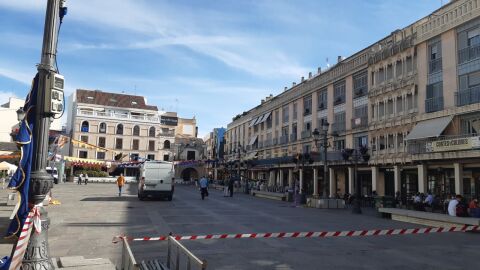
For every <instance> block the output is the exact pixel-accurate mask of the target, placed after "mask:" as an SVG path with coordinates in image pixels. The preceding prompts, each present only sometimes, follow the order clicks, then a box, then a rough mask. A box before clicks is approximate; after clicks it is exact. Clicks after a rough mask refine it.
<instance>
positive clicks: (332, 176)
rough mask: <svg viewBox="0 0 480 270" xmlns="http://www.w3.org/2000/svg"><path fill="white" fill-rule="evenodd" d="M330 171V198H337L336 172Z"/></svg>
mask: <svg viewBox="0 0 480 270" xmlns="http://www.w3.org/2000/svg"><path fill="white" fill-rule="evenodd" d="M328 171H329V173H330V179H329V186H330V194H329V197H330V198H334V197H335V193H336V192H337V188H336V181H335V170H334V169H332V168H328Z"/></svg>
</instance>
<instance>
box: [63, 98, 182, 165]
mask: <svg viewBox="0 0 480 270" xmlns="http://www.w3.org/2000/svg"><path fill="white" fill-rule="evenodd" d="M177 122H178V119H177V115H176V113H161V112H159V111H158V109H157V107H156V106H152V105H148V104H147V103H146V100H145V98H144V97H141V96H134V95H126V94H116V93H107V92H103V91H100V90H83V89H78V90H77V91H76V92H75V93H74V94H73V95H72V96H71V97H70V101H69V115H68V129H67V132H69V133H70V136H71V138H72V143H71V145H70V155H71V156H73V157H78V158H85V159H97V160H114V159H115V156H116V155H120V156H121V157H122V158H121V161H129V160H135V159H136V158H137V157H139V158H146V159H152V160H173V152H172V149H173V144H174V140H175V127H176V125H177ZM74 140H76V141H78V142H83V143H86V144H88V145H86V144H82V143H78V142H77V143H76V142H75V141H74ZM92 145H93V146H97V147H98V148H93V147H91V146H92Z"/></svg>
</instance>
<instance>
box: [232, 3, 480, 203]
mask: <svg viewBox="0 0 480 270" xmlns="http://www.w3.org/2000/svg"><path fill="white" fill-rule="evenodd" d="M479 109H480V1H479V0H457V1H450V2H449V3H447V4H445V5H444V6H442V7H441V8H439V9H438V10H435V11H434V12H433V13H432V14H430V15H428V16H426V17H424V18H422V19H420V20H418V21H416V22H414V23H412V24H411V25H409V26H407V27H404V28H402V29H399V30H395V31H394V32H392V33H391V34H390V35H388V36H387V37H385V38H383V39H382V40H380V41H377V42H375V43H374V44H372V45H371V46H369V47H367V48H365V49H363V50H361V51H359V52H357V53H355V54H354V55H352V56H350V57H347V58H346V59H344V58H342V57H339V59H338V63H337V64H335V65H334V66H333V67H331V68H329V69H328V70H325V71H322V70H320V69H319V70H318V72H317V73H316V74H312V73H310V74H309V75H308V77H307V78H302V79H301V81H300V83H298V84H296V83H293V85H292V87H290V88H285V91H283V92H282V93H280V94H279V95H277V96H269V97H267V98H265V99H264V100H262V102H261V104H260V105H258V106H256V107H255V108H252V109H250V110H248V111H246V112H244V113H242V114H239V115H237V116H236V117H234V118H233V121H232V122H231V123H230V124H228V127H227V132H226V147H225V154H226V158H227V160H230V161H234V162H235V161H236V162H238V164H240V166H241V170H242V171H243V172H244V176H245V177H248V178H251V179H261V180H265V181H266V182H267V184H268V185H269V186H273V187H285V186H292V185H293V184H294V183H295V182H298V183H299V185H300V186H301V187H302V189H301V190H302V192H305V193H307V194H310V195H314V196H317V195H319V194H322V193H323V192H325V191H326V194H328V195H329V196H331V197H333V196H335V195H337V194H339V195H342V194H344V193H353V190H354V189H353V188H354V184H355V183H354V181H353V179H354V175H356V176H357V177H359V179H360V182H361V185H362V187H361V190H362V193H363V195H371V194H372V193H373V191H375V192H376V193H377V194H379V195H391V196H393V195H395V194H396V193H397V192H399V193H400V194H401V196H402V199H403V200H408V199H409V198H410V197H411V195H412V194H413V193H416V192H423V193H426V192H428V191H431V192H433V193H435V194H436V195H439V196H441V197H443V198H445V197H447V195H448V194H451V193H456V194H463V195H465V196H466V197H473V196H477V197H478V196H479V193H480V151H479V150H480V149H479V148H480V137H479V136H478V133H479V131H480V114H479V113H478V111H479ZM325 121H327V122H328V123H329V129H328V145H327V147H328V155H327V165H328V171H327V172H326V174H325V172H324V171H323V165H324V158H323V156H322V155H319V153H322V152H323V142H322V136H320V138H319V137H318V136H317V137H316V138H315V136H313V134H312V133H313V131H314V130H315V129H318V130H319V131H320V133H322V123H326V122H325ZM360 147H367V148H368V150H369V155H370V159H367V160H364V159H361V158H354V159H352V158H350V159H348V160H344V159H343V158H342V153H345V151H344V149H346V148H347V149H357V150H358V149H359V148H360ZM304 153H310V155H304ZM353 153H354V156H355V157H358V156H359V155H358V151H354V152H353ZM352 160H355V161H356V163H357V167H358V169H357V171H355V170H354V167H355V166H354V163H355V162H354V161H352ZM247 161H249V162H247ZM324 175H327V178H326V179H324Z"/></svg>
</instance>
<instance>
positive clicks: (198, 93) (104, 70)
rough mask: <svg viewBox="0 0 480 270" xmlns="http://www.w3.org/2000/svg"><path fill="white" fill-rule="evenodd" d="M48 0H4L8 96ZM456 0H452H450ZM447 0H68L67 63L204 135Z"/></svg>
mask: <svg viewBox="0 0 480 270" xmlns="http://www.w3.org/2000/svg"><path fill="white" fill-rule="evenodd" d="M46 2H47V1H46V0H21V1H20V0H17V1H14V0H0V25H1V26H2V27H1V28H0V102H4V101H5V100H7V97H8V96H12V95H15V96H18V97H24V96H25V95H26V93H27V91H28V89H29V84H30V81H31V78H32V77H33V76H34V75H35V72H36V67H35V65H36V64H37V63H38V62H39V61H40V51H41V44H42V37H43V23H44V16H45V6H46ZM446 2H447V0H443V3H446ZM441 3H442V1H441V0H410V1H407V0H368V1H367V0H295V1H293V0H289V1H287V0H256V1H255V0H243V1H238V0H223V1H220V0H216V1H215V0H210V1H207V0H175V1H173V0H171V1H160V0H149V1H147V0H68V7H69V11H68V15H67V17H66V18H65V21H64V23H63V26H62V29H61V34H60V40H59V47H58V58H57V59H58V65H59V68H60V72H61V73H62V74H63V75H64V76H65V78H66V87H67V91H68V92H69V93H71V92H73V91H74V89H77V88H85V89H100V90H105V91H113V92H122V91H124V92H125V93H129V94H137V95H143V96H145V97H147V100H148V103H150V104H153V105H157V106H158V107H159V108H163V109H165V110H168V111H172V110H173V111H175V110H177V111H178V113H179V114H180V116H181V117H186V118H189V117H193V116H195V117H196V118H197V123H198V126H199V135H200V136H203V135H205V134H206V133H207V132H209V131H211V129H213V128H214V127H221V126H224V127H226V125H227V124H228V123H229V122H230V121H231V118H232V117H233V116H235V115H236V114H238V113H241V112H243V111H246V110H248V109H250V108H252V107H254V106H256V105H258V104H259V103H260V100H261V99H262V98H264V97H265V96H267V95H269V94H273V95H276V94H278V93H280V92H281V91H282V90H283V87H284V86H291V84H292V82H298V81H299V80H300V78H301V76H305V77H307V76H308V72H310V71H312V72H315V71H316V70H317V68H318V67H323V68H325V67H326V65H327V62H326V59H327V58H328V59H329V62H330V64H332V63H335V61H336V58H337V56H338V55H342V56H349V55H351V54H353V53H355V52H357V51H359V50H361V49H363V48H365V47H367V46H368V45H370V44H372V43H374V42H375V41H377V40H379V39H381V38H383V37H385V36H386V35H388V34H389V33H390V32H392V31H393V30H395V29H398V28H402V27H405V26H407V25H409V24H411V23H412V22H414V21H415V20H418V19H420V18H421V17H423V16H425V15H428V14H429V13H431V12H432V11H434V10H435V9H437V8H439V7H440V6H441Z"/></svg>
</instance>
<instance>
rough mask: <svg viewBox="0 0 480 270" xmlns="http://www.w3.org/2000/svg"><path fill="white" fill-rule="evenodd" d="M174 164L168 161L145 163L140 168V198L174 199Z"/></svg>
mask: <svg viewBox="0 0 480 270" xmlns="http://www.w3.org/2000/svg"><path fill="white" fill-rule="evenodd" d="M173 179H174V172H173V164H172V163H171V162H167V161H145V162H144V163H143V164H142V165H141V166H140V180H139V181H138V198H139V199H140V200H143V199H145V198H146V197H148V196H151V197H164V198H165V197H166V198H167V199H168V200H169V201H171V200H172V198H173V190H174V187H173Z"/></svg>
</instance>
